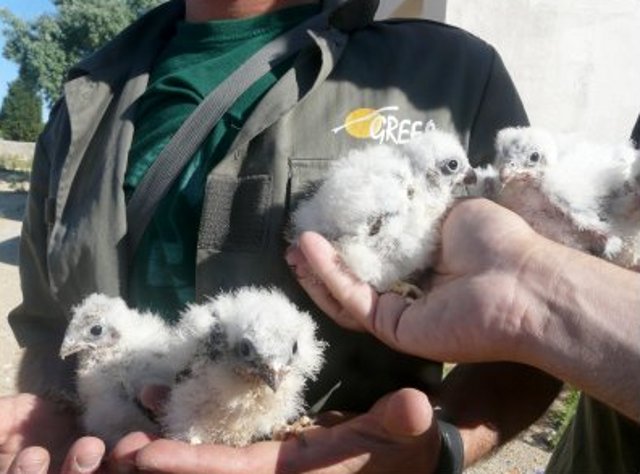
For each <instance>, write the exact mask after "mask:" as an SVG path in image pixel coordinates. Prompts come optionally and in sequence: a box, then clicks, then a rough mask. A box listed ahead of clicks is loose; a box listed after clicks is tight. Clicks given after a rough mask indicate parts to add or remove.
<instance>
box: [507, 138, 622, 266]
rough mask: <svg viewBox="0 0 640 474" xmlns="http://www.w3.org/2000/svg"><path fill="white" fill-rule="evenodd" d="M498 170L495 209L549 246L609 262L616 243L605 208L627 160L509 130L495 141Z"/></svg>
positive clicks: (613, 150)
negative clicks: (515, 218)
mask: <svg viewBox="0 0 640 474" xmlns="http://www.w3.org/2000/svg"><path fill="white" fill-rule="evenodd" d="M496 166H497V168H498V171H499V175H500V180H501V183H502V188H501V190H500V192H499V194H498V196H497V199H496V201H497V202H498V203H499V204H501V205H503V206H505V207H507V208H509V209H511V210H512V211H514V212H516V213H517V214H519V215H520V216H522V217H523V218H524V219H525V220H526V221H527V222H528V223H529V224H530V225H531V226H532V227H533V228H534V229H535V230H536V231H537V232H539V233H541V234H543V235H545V236H546V237H548V238H550V239H552V240H555V241H557V242H560V243H562V244H565V245H568V246H571V247H574V248H577V249H580V250H582V251H585V252H588V253H592V254H595V255H599V256H603V257H607V258H610V259H612V258H613V253H615V252H617V250H616V247H618V244H617V242H618V241H619V239H618V238H617V237H616V236H615V235H614V232H613V229H612V226H611V217H610V216H609V215H608V214H607V208H608V203H609V201H610V199H611V195H612V192H613V191H614V190H616V189H618V188H619V187H620V186H622V183H623V182H624V177H625V176H626V174H627V173H628V169H629V167H630V162H629V156H628V154H626V153H621V149H620V148H619V147H617V146H609V145H604V144H597V143H590V142H586V141H583V140H580V139H578V138H576V137H570V136H554V135H553V134H551V133H550V132H548V131H546V130H543V129H538V128H531V127H519V128H507V129H503V130H501V131H500V132H499V133H498V135H497V138H496Z"/></svg>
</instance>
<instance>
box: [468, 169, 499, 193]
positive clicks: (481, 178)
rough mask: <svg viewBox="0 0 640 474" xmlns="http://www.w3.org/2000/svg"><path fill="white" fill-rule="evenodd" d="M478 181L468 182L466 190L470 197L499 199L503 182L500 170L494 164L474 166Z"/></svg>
mask: <svg viewBox="0 0 640 474" xmlns="http://www.w3.org/2000/svg"><path fill="white" fill-rule="evenodd" d="M474 171H475V173H476V181H475V182H472V183H469V184H467V185H466V186H465V187H466V191H467V195H468V196H470V197H483V198H486V199H490V200H492V201H495V200H497V198H498V195H499V194H500V190H501V189H502V184H501V183H500V177H499V175H498V170H497V169H496V168H495V167H494V166H493V165H490V164H489V165H485V166H481V167H478V168H474Z"/></svg>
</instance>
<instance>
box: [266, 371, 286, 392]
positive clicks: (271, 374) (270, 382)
mask: <svg viewBox="0 0 640 474" xmlns="http://www.w3.org/2000/svg"><path fill="white" fill-rule="evenodd" d="M285 375H287V370H286V369H285V368H283V367H274V366H265V367H264V368H263V370H261V371H260V378H261V379H262V380H263V381H264V383H266V384H267V386H268V387H269V388H270V389H271V390H273V391H274V392H277V391H278V388H279V387H280V384H282V380H283V379H284V377H285Z"/></svg>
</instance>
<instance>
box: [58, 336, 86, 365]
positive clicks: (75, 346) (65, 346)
mask: <svg viewBox="0 0 640 474" xmlns="http://www.w3.org/2000/svg"><path fill="white" fill-rule="evenodd" d="M80 350H82V347H81V345H80V344H79V343H77V342H76V341H75V340H74V339H67V338H65V340H64V341H62V346H61V347H60V358H61V359H63V360H64V359H66V358H67V357H69V356H70V355H72V354H75V353H76V352H80Z"/></svg>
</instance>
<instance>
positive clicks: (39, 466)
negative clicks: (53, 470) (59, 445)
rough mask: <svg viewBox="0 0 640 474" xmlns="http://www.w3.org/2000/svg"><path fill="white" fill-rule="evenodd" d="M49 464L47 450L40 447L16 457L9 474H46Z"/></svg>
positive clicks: (31, 448) (25, 451)
mask: <svg viewBox="0 0 640 474" xmlns="http://www.w3.org/2000/svg"><path fill="white" fill-rule="evenodd" d="M49 462H50V457H49V452H48V451H47V450H46V449H44V448H41V447H38V446H34V447H30V448H26V449H23V450H22V451H21V452H20V453H18V455H17V456H16V457H15V459H14V460H13V463H11V466H10V467H9V470H8V471H7V474H46V472H47V470H48V469H49Z"/></svg>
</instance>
